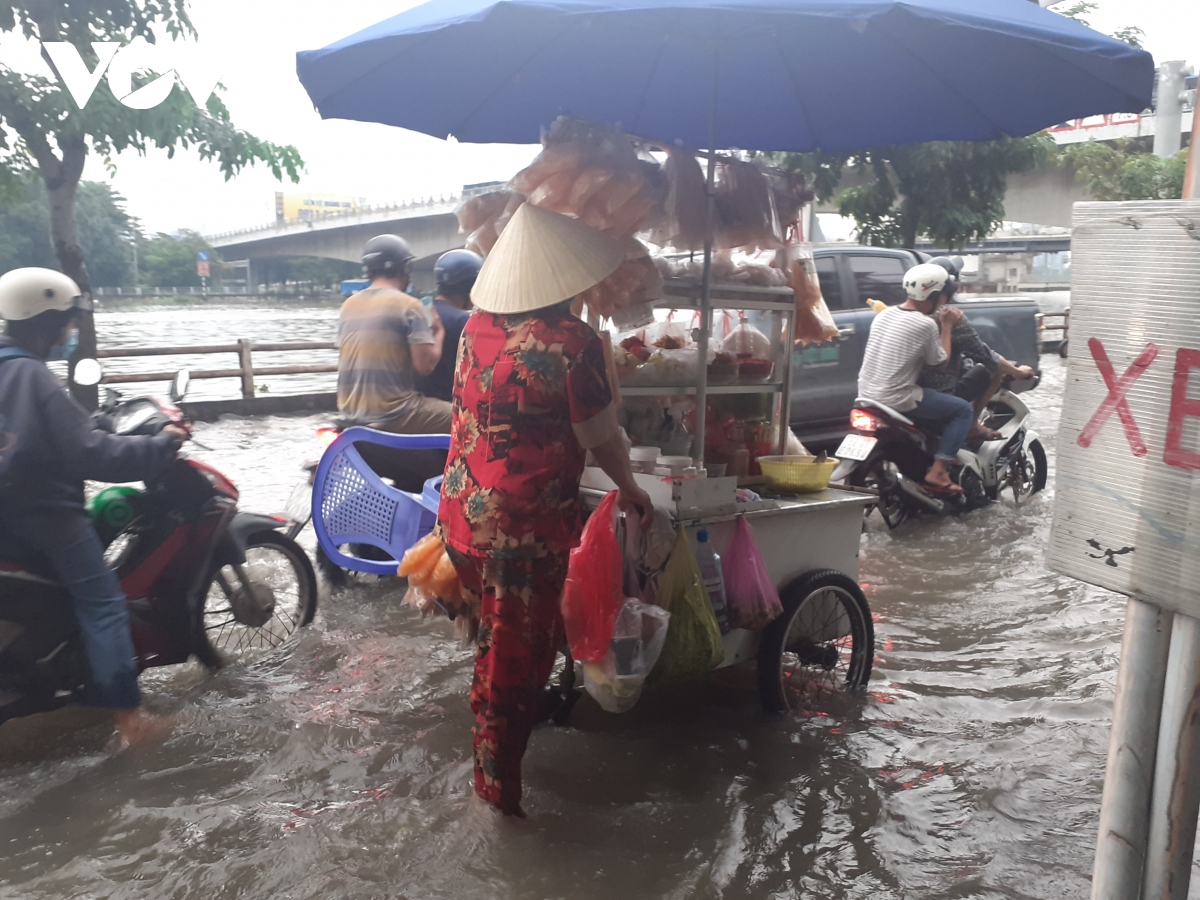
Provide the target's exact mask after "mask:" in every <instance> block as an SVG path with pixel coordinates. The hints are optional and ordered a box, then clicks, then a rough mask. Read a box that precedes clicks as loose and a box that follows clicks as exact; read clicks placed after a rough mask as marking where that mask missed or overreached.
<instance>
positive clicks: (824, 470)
mask: <svg viewBox="0 0 1200 900" xmlns="http://www.w3.org/2000/svg"><path fill="white" fill-rule="evenodd" d="M758 465H759V467H760V468H761V469H762V473H763V475H764V476H765V477H766V479H767V483H768V484H769V485H770V486H771V487H773V488H775V489H776V490H779V491H792V492H795V493H797V494H807V493H813V492H816V491H823V490H825V488H827V487H829V476H830V475H832V474H833V470H834V469H836V468H837V465H838V460H836V459H834V458H833V457H832V456H830V457H828V458H827V459H825V460H822V461H821V462H817V458H816V457H815V456H760V457H759V458H758Z"/></svg>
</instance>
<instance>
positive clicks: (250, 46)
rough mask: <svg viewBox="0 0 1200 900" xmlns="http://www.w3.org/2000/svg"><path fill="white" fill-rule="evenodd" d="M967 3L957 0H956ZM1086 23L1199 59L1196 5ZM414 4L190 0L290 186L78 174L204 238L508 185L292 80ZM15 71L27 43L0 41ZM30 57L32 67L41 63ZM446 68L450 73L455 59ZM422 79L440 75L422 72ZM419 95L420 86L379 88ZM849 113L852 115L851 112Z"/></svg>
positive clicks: (448, 150)
mask: <svg viewBox="0 0 1200 900" xmlns="http://www.w3.org/2000/svg"><path fill="white" fill-rule="evenodd" d="M964 2H966V0H964ZM1099 2H1100V10H1099V11H1098V12H1097V13H1095V14H1094V15H1093V21H1092V26H1093V27H1094V28H1098V29H1100V30H1102V31H1108V32H1111V31H1113V30H1115V29H1116V28H1119V27H1121V26H1124V25H1137V26H1138V27H1140V28H1142V29H1143V30H1144V31H1145V32H1146V45H1147V49H1149V50H1150V52H1151V53H1153V54H1154V57H1155V59H1156V60H1159V61H1161V60H1166V59H1189V58H1190V60H1191V61H1192V62H1193V64H1196V63H1200V0H1099ZM415 5H417V3H416V2H409V0H336V2H330V0H192V3H191V6H192V18H193V21H194V22H195V25H196V28H197V31H198V32H199V34H200V48H201V49H202V50H203V52H204V53H205V54H206V55H207V54H210V53H211V54H213V55H214V56H217V57H219V58H220V59H221V60H222V61H223V64H222V66H221V72H222V75H221V80H222V83H223V84H224V85H225V90H224V92H223V97H224V99H225V102H226V104H227V105H228V107H229V109H230V112H231V114H232V117H233V121H234V123H235V124H236V125H238V126H239V127H241V128H244V129H246V130H248V131H250V132H252V133H253V134H255V135H257V136H259V137H261V138H265V139H267V140H271V141H274V142H276V143H284V144H293V145H295V146H296V147H297V148H298V149H299V150H300V153H301V155H302V156H303V157H304V161H305V164H306V171H305V173H304V175H303V178H302V180H301V182H300V184H299V185H292V184H291V183H290V182H289V183H286V184H284V185H281V184H279V183H278V182H276V181H275V179H274V178H273V177H272V176H271V175H270V173H269V172H266V171H265V170H263V169H262V168H261V167H260V168H258V169H248V170H246V171H245V172H244V173H243V174H242V175H240V176H238V177H237V178H235V179H234V180H233V181H230V182H225V181H224V180H223V178H222V176H221V173H220V172H219V170H218V169H217V167H216V166H215V165H213V164H209V163H204V162H201V161H200V160H199V159H197V158H196V157H195V155H194V154H191V153H187V152H182V153H177V154H176V155H175V158H174V159H171V160H168V159H167V158H166V154H165V152H164V153H153V154H151V155H149V156H147V157H139V156H137V155H136V154H124V155H121V156H119V157H118V158H117V159H116V165H117V171H116V175H115V176H114V177H112V178H110V176H109V174H108V173H107V172H106V171H105V168H104V166H103V164H102V163H101V161H100V160H97V159H92V160H91V161H90V162H89V166H88V169H87V171H86V172H85V175H84V177H85V178H88V179H92V180H96V181H109V180H111V181H112V183H113V185H114V186H115V187H116V189H117V190H118V191H119V192H120V193H121V194H123V195H124V196H125V197H126V198H127V201H128V208H129V210H130V212H132V213H133V214H134V215H136V216H137V217H138V218H139V219H140V220H141V222H142V226H143V228H144V229H145V230H147V231H174V230H176V229H179V228H192V229H195V230H198V231H202V232H204V233H206V234H211V233H214V232H218V231H225V230H234V229H238V228H242V227H246V226H251V225H257V224H262V223H266V222H269V221H271V220H272V219H273V218H274V214H275V213H274V196H275V191H276V190H303V191H311V192H320V193H330V194H345V195H349V196H355V197H365V198H367V199H368V200H369V201H370V202H385V201H389V200H406V199H410V198H414V197H418V196H430V195H434V196H436V195H441V194H447V195H448V194H452V193H457V191H458V190H459V188H460V187H461V186H462V185H463V184H465V183H472V182H478V181H490V180H505V179H507V178H508V177H509V176H511V175H512V174H513V173H514V172H515V171H516V170H517V169H519V168H520V167H521V166H523V165H524V164H525V163H526V162H527V161H528V160H529V159H530V158H531V157H532V155H533V153H534V152H535V151H536V148H535V147H513V146H495V145H473V144H456V143H447V142H445V141H440V140H437V139H435V138H431V137H427V136H425V135H421V134H416V133H414V132H409V131H403V130H401V129H398V128H390V127H386V126H383V125H371V124H366V123H360V122H345V121H337V120H330V121H322V120H321V119H320V117H319V116H318V115H317V113H316V112H315V111H314V110H313V108H312V104H311V102H310V101H309V99H308V95H307V94H306V93H305V91H304V89H303V88H302V87H301V86H300V82H299V81H298V80H297V78H296V57H295V54H296V51H297V50H307V49H313V48H317V47H321V46H324V45H325V44H328V43H331V42H333V41H335V40H337V39H338V38H341V37H344V36H346V35H348V34H352V33H354V32H356V31H359V30H360V29H362V28H365V27H366V26H368V25H372V24H374V23H375V22H378V21H380V20H382V19H385V18H388V17H389V16H392V15H395V14H396V13H398V12H402V11H403V10H405V9H407V8H409V7H411V6H415ZM0 49H3V52H4V55H5V61H6V62H9V63H10V64H15V59H16V57H18V56H21V55H24V54H23V53H22V50H24V49H25V48H17V47H14V46H13V45H12V44H11V43H6V44H5V45H0ZM38 64H39V61H38V60H37V59H36V57H35V58H34V59H33V62H32V65H38ZM446 65H448V66H453V65H454V60H447V61H446ZM429 78H430V80H431V81H433V80H436V78H437V73H436V72H430V73H429ZM381 87H383V88H384V89H388V90H409V91H420V90H421V89H422V85H421V84H411V85H387V86H381ZM849 112H850V113H851V114H853V111H849Z"/></svg>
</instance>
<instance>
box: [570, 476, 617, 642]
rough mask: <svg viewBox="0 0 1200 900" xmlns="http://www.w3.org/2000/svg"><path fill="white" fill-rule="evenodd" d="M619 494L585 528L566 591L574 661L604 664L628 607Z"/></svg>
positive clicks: (573, 556)
mask: <svg viewBox="0 0 1200 900" xmlns="http://www.w3.org/2000/svg"><path fill="white" fill-rule="evenodd" d="M616 507H617V492H616V491H612V492H611V493H609V494H608V495H607V496H606V497H605V498H604V499H603V500H601V501H600V506H599V507H597V509H596V511H595V512H594V513H592V515H591V517H590V518H589V519H588V520H587V524H586V525H584V526H583V535H582V536H581V537H580V540H579V546H578V547H576V548H575V549H574V550H572V551H571V558H570V561H569V563H568V564H567V582H566V585H565V586H564V587H563V595H562V601H561V603H562V617H563V625H564V626H565V628H566V632H567V643H568V644H569V645H570V647H571V655H572V656H574V657H575V658H576V659H578V660H580V661H581V662H599V661H600V660H602V659H603V658H604V654H605V653H607V652H608V646H609V644H610V643H611V641H612V636H613V623H614V622H616V620H617V613H618V612H620V610H621V607H622V605H623V604H624V603H625V591H624V590H623V588H622V575H623V571H624V569H623V566H624V563H623V560H622V558H621V545H620V544H619V543H618V542H617V534H616V511H617V508H616Z"/></svg>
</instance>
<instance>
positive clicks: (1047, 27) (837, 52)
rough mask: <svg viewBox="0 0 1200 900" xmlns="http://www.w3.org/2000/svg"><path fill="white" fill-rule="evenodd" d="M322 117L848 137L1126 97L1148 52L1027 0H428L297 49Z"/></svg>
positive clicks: (743, 143) (1045, 119)
mask: <svg viewBox="0 0 1200 900" xmlns="http://www.w3.org/2000/svg"><path fill="white" fill-rule="evenodd" d="M296 68H297V71H298V73H299V76H300V80H301V82H302V83H303V84H304V87H305V89H306V90H307V91H308V93H309V96H311V97H312V99H313V102H314V103H315V104H316V107H317V109H318V110H319V111H320V113H321V116H322V117H324V118H342V119H357V120H360V121H368V122H383V123H385V124H389V125H398V126H401V127H403V128H409V129H412V130H415V131H421V132H424V133H426V134H431V135H434V136H436V137H443V138H444V137H448V136H450V135H453V136H455V137H456V138H458V139H459V140H461V141H472V142H489V143H508V142H511V143H530V142H532V141H534V140H536V138H537V135H538V133H539V128H540V127H542V126H544V125H546V124H548V123H549V122H551V121H552V120H553V119H554V118H556V117H557V116H559V115H569V116H575V117H579V118H583V119H587V120H589V121H593V122H599V123H604V124H608V125H614V126H619V127H620V128H622V129H623V130H625V131H626V132H629V133H632V134H642V135H646V136H649V137H653V138H655V139H657V140H660V141H680V142H682V143H683V145H685V146H688V147H743V148H750V149H756V150H801V151H803V150H814V149H824V150H832V151H839V150H840V151H846V150H856V149H861V148H863V147H868V146H874V145H879V144H899V143H912V142H920V141H930V140H986V139H993V138H999V137H1003V136H1006V135H1008V136H1015V135H1025V134H1031V133H1033V132H1035V131H1038V130H1040V129H1042V128H1045V127H1048V126H1051V125H1055V124H1057V123H1059V122H1062V121H1065V120H1067V119H1072V118H1079V117H1083V116H1089V115H1096V114H1101V113H1114V112H1141V111H1142V110H1143V109H1145V108H1146V107H1147V106H1148V105H1149V103H1150V95H1151V88H1152V85H1153V81H1154V63H1153V60H1152V59H1151V57H1150V54H1148V53H1146V52H1145V51H1142V50H1138V49H1136V48H1134V47H1130V46H1129V45H1127V44H1124V43H1122V42H1121V41H1118V40H1116V39H1114V38H1110V37H1106V36H1104V35H1102V34H1099V33H1097V32H1095V31H1092V30H1090V29H1088V28H1086V27H1084V26H1082V25H1080V24H1078V23H1077V22H1074V21H1072V20H1070V19H1067V18H1065V17H1063V16H1060V15H1057V14H1055V13H1052V12H1050V11H1049V10H1045V9H1041V8H1040V7H1039V6H1038V5H1037V4H1035V3H1030V2H1028V0H905V2H901V0H432V2H429V3H425V4H424V5H422V6H418V7H415V8H413V9H410V10H408V11H407V12H403V13H400V14H399V15H397V16H394V17H392V18H390V19H387V20H385V21H383V22H380V23H379V24H377V25H374V26H372V27H371V28H368V29H366V30H364V31H361V32H359V33H358V34H355V35H351V36H350V37H348V38H344V39H343V40H341V41H338V42H337V43H334V44H331V45H330V46H328V47H325V48H324V49H321V50H310V51H304V52H301V53H299V54H298V55H297V64H296Z"/></svg>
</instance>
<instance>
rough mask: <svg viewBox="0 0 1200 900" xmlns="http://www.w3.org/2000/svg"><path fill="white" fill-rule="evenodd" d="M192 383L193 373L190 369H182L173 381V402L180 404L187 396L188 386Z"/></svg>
mask: <svg viewBox="0 0 1200 900" xmlns="http://www.w3.org/2000/svg"><path fill="white" fill-rule="evenodd" d="M191 383H192V373H191V370H189V369H180V370H179V371H178V372H176V373H175V377H174V378H172V379H171V402H172V403H178V402H179V401H180V400H182V399H183V398H184V397H186V396H187V392H188V386H189V385H191Z"/></svg>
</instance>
